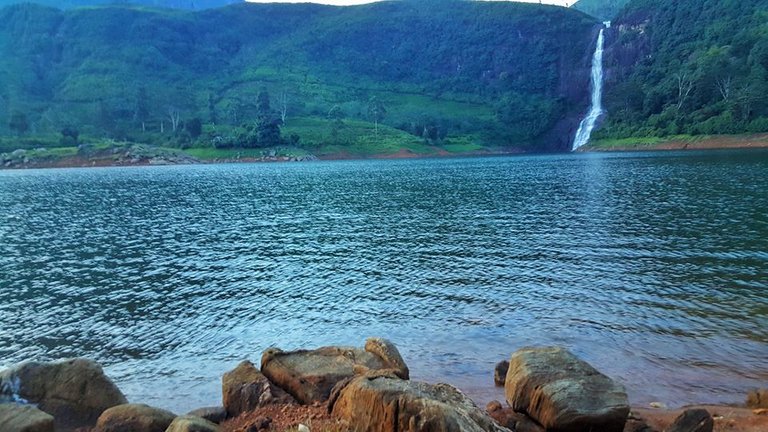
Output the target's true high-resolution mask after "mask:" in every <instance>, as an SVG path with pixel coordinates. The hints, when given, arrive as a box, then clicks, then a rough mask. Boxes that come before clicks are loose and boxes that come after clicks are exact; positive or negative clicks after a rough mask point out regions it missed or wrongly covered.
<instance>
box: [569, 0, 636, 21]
mask: <svg viewBox="0 0 768 432" xmlns="http://www.w3.org/2000/svg"><path fill="white" fill-rule="evenodd" d="M629 1H630V0H579V1H577V2H576V3H574V5H573V6H572V7H573V8H574V9H577V10H580V11H582V12H584V13H586V14H589V15H592V16H593V17H596V18H599V19H600V20H602V21H611V20H613V19H615V18H616V16H618V15H619V12H621V9H622V8H623V7H624V6H626V5H627V3H629Z"/></svg>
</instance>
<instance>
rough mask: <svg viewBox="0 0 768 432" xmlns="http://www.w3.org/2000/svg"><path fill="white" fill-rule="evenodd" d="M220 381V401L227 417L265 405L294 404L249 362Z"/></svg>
mask: <svg viewBox="0 0 768 432" xmlns="http://www.w3.org/2000/svg"><path fill="white" fill-rule="evenodd" d="M221 381H222V386H221V391H222V400H223V402H224V410H225V411H226V416H228V417H237V416H239V415H240V414H242V413H244V412H249V411H252V410H254V409H256V408H258V407H262V406H265V405H270V404H294V403H296V401H295V400H294V399H293V398H292V397H291V395H289V394H288V393H286V392H285V391H283V390H282V389H281V388H279V387H277V386H275V385H274V384H272V383H271V382H270V381H269V380H268V379H267V377H265V376H264V375H263V374H262V373H261V372H259V370H258V369H256V366H254V365H253V363H251V362H249V361H244V362H242V363H240V364H239V365H238V366H237V367H236V368H235V369H233V370H232V371H230V372H227V373H225V374H224V377H222V379H221Z"/></svg>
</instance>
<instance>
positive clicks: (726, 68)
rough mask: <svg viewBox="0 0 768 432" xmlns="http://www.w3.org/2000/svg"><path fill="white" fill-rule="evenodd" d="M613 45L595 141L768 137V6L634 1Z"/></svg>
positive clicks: (739, 0) (612, 34)
mask: <svg viewBox="0 0 768 432" xmlns="http://www.w3.org/2000/svg"><path fill="white" fill-rule="evenodd" d="M607 40H608V42H607V43H608V46H607V52H606V68H607V73H606V76H607V82H606V86H607V88H606V106H607V110H608V115H607V118H606V121H605V124H604V125H603V127H602V128H601V129H600V130H599V131H598V132H597V134H596V137H597V138H604V139H608V138H611V139H614V138H623V137H631V136H634V137H664V136H675V135H679V134H685V135H694V136H695V135H709V134H742V133H761V132H766V131H768V0H719V1H715V0H700V1H692V0H686V1H673V0H633V1H632V2H631V3H629V5H628V6H627V8H625V9H624V10H623V12H622V13H621V15H620V16H619V17H618V18H617V19H616V20H615V22H614V25H613V27H612V29H611V30H610V31H609V33H608V37H607Z"/></svg>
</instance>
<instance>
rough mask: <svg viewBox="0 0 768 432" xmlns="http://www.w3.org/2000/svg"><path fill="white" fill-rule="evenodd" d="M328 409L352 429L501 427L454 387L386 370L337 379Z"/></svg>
mask: <svg viewBox="0 0 768 432" xmlns="http://www.w3.org/2000/svg"><path fill="white" fill-rule="evenodd" d="M329 410H330V411H331V412H332V414H333V415H334V416H336V417H339V418H341V419H342V420H345V421H347V422H348V423H349V427H350V429H352V430H358V431H370V432H373V431H377V432H378V431H382V432H395V431H398V432H417V431H428V432H448V431H451V432H453V431H455V432H460V431H464V432H480V431H499V432H500V431H507V429H505V428H503V427H500V426H498V425H497V424H496V423H494V422H493V420H492V419H491V418H490V417H489V416H488V415H486V414H485V413H483V412H482V411H481V410H480V409H479V408H477V406H476V405H475V404H474V403H473V402H472V401H471V400H470V399H469V398H468V397H466V396H465V395H464V394H463V393H461V392H460V391H459V390H457V389H456V388H454V387H451V386H449V385H447V384H436V385H431V384H426V383H419V382H413V381H406V380H402V379H400V378H398V377H397V376H396V375H395V374H394V373H386V372H384V373H373V374H369V375H364V376H358V377H355V378H352V379H350V380H348V381H346V382H344V383H342V384H340V385H339V386H337V387H336V388H335V389H334V392H333V396H332V397H331V399H330V401H329Z"/></svg>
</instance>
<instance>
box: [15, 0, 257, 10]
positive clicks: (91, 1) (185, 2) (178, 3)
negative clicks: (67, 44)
mask: <svg viewBox="0 0 768 432" xmlns="http://www.w3.org/2000/svg"><path fill="white" fill-rule="evenodd" d="M243 1H245V0H0V7H4V6H10V5H14V4H19V3H35V4H39V5H44V6H50V7H55V8H59V9H71V8H76V7H88V6H105V5H137V6H149V7H155V8H167V9H189V10H200V9H211V8H217V7H221V6H226V5H229V4H233V3H240V2H243Z"/></svg>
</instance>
